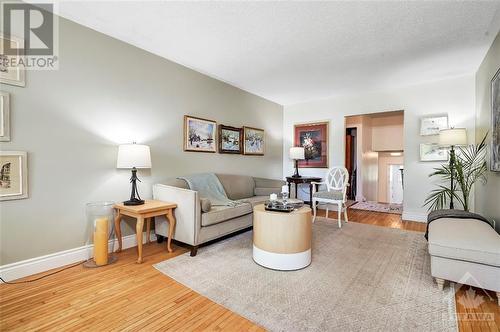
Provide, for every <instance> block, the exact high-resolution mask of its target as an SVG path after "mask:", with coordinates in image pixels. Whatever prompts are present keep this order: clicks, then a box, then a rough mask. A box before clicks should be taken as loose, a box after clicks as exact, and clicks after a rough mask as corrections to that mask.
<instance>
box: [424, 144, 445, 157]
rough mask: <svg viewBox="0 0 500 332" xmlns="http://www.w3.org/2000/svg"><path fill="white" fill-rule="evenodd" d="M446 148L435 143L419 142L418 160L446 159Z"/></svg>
mask: <svg viewBox="0 0 500 332" xmlns="http://www.w3.org/2000/svg"><path fill="white" fill-rule="evenodd" d="M447 160H448V150H447V149H443V148H441V147H440V146H439V144H436V143H421V144H420V161H447Z"/></svg>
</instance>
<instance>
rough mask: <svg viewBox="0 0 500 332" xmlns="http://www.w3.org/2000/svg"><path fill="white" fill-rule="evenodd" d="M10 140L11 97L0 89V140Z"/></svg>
mask: <svg viewBox="0 0 500 332" xmlns="http://www.w3.org/2000/svg"><path fill="white" fill-rule="evenodd" d="M9 141H10V98H9V94H8V93H7V92H4V91H0V142H9Z"/></svg>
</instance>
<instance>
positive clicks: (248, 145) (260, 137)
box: [243, 126, 266, 156]
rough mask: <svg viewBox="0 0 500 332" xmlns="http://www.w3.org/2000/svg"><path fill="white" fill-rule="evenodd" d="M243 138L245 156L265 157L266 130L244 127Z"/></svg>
mask: <svg viewBox="0 0 500 332" xmlns="http://www.w3.org/2000/svg"><path fill="white" fill-rule="evenodd" d="M243 138H244V142H243V154H245V155H252V156H263V155H264V152H265V145H266V142H265V140H266V138H265V132H264V129H259V128H253V127H246V126H244V127H243Z"/></svg>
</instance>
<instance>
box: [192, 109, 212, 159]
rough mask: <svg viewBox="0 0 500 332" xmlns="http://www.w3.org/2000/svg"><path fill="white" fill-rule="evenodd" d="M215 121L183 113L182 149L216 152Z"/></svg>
mask: <svg viewBox="0 0 500 332" xmlns="http://www.w3.org/2000/svg"><path fill="white" fill-rule="evenodd" d="M216 135H217V122H215V121H212V120H207V119H202V118H197V117H194V116H190V115H184V151H193V152H212V153H214V152H217V140H216Z"/></svg>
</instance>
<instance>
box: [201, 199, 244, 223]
mask: <svg viewBox="0 0 500 332" xmlns="http://www.w3.org/2000/svg"><path fill="white" fill-rule="evenodd" d="M249 213H252V205H251V204H250V203H242V204H239V205H237V206H212V208H211V209H210V211H208V212H205V213H202V214H201V226H210V225H215V224H218V223H221V222H224V221H227V220H230V219H234V218H237V217H241V216H244V215H246V214H249Z"/></svg>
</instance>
